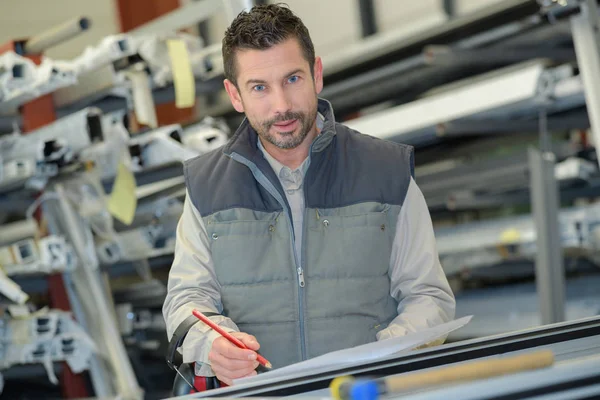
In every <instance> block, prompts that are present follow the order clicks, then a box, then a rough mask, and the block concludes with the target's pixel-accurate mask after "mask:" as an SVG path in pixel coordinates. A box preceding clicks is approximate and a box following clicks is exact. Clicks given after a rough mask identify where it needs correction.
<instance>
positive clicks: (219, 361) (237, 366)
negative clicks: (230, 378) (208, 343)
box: [208, 351, 258, 371]
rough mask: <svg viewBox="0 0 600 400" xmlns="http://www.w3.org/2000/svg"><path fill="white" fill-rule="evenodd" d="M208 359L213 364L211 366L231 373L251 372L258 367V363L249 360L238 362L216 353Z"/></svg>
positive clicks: (209, 355)
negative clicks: (239, 371)
mask: <svg viewBox="0 0 600 400" xmlns="http://www.w3.org/2000/svg"><path fill="white" fill-rule="evenodd" d="M208 359H209V360H210V362H211V365H215V364H216V365H218V366H220V367H222V368H224V369H227V370H229V371H238V370H245V371H251V370H253V369H255V368H257V367H258V361H248V360H236V359H232V358H228V357H226V356H225V355H223V354H220V353H218V352H216V351H211V352H210V353H209V354H208Z"/></svg>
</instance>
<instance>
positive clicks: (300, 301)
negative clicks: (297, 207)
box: [230, 153, 306, 360]
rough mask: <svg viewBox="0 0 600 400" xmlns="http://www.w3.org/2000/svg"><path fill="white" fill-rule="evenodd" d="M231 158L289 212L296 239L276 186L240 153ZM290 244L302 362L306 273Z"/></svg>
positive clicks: (291, 233)
mask: <svg viewBox="0 0 600 400" xmlns="http://www.w3.org/2000/svg"><path fill="white" fill-rule="evenodd" d="M230 157H231V158H232V159H234V160H236V161H237V162H240V163H242V164H244V165H245V166H247V167H248V168H250V171H252V175H254V178H255V179H256V180H257V181H258V182H259V183H260V184H261V185H262V186H263V187H264V188H265V189H267V191H268V192H269V193H270V194H271V195H272V196H273V197H275V199H276V200H277V202H279V204H281V207H283V209H284V210H287V211H286V213H285V214H286V216H287V219H288V222H289V231H290V237H292V238H294V239H295V237H294V223H293V221H292V215H291V212H290V211H289V210H288V209H287V207H286V206H285V201H284V199H283V197H281V194H280V193H279V192H278V191H277V189H276V188H275V185H273V183H272V182H271V181H270V180H269V178H267V177H266V176H265V174H263V173H262V172H261V171H260V170H259V169H258V167H257V166H256V165H255V164H254V163H252V162H250V161H248V160H247V159H246V158H244V157H242V156H241V155H239V154H238V153H232V154H231V155H230ZM302 242H303V243H302V244H303V245H302V246H301V247H302V248H303V247H304V235H302ZM290 244H291V250H292V254H293V255H294V265H295V267H296V271H297V273H298V285H299V286H300V289H299V290H298V316H299V318H300V351H301V353H302V354H301V355H302V360H306V343H305V337H304V285H305V281H304V271H303V270H302V267H301V266H300V263H299V262H298V255H297V254H296V248H295V246H294V242H293V241H290Z"/></svg>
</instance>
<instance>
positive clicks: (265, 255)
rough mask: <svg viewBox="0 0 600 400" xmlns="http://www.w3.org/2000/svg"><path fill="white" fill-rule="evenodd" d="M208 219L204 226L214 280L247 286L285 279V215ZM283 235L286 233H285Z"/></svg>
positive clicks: (286, 242)
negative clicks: (257, 218) (207, 238)
mask: <svg viewBox="0 0 600 400" xmlns="http://www.w3.org/2000/svg"><path fill="white" fill-rule="evenodd" d="M278 216H279V213H278V214H277V215H270V217H271V218H264V219H259V220H231V221H215V220H214V219H213V220H209V221H208V222H207V223H206V229H207V233H208V237H209V240H210V246H211V253H212V256H213V262H214V264H215V272H216V274H217V279H218V281H219V283H220V284H221V285H244V284H247V285H251V284H264V283H265V282H270V281H274V280H275V281H276V280H286V279H289V278H290V276H291V273H290V271H286V270H285V268H284V267H283V266H287V267H288V269H290V270H291V268H289V260H288V257H287V254H289V251H287V252H286V250H288V248H287V247H285V246H286V245H287V246H288V247H289V241H287V240H288V238H287V237H288V236H289V233H288V228H287V225H286V223H285V218H278ZM286 234H287V236H286Z"/></svg>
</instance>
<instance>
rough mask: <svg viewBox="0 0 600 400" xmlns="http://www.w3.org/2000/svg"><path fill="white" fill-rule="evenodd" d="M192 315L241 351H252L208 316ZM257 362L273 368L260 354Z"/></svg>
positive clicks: (198, 313) (198, 312)
mask: <svg viewBox="0 0 600 400" xmlns="http://www.w3.org/2000/svg"><path fill="white" fill-rule="evenodd" d="M192 314H194V315H195V316H196V318H198V319H199V320H200V321H202V322H204V323H205V324H206V325H208V326H210V327H211V328H212V329H214V330H215V331H217V332H219V333H220V334H221V336H223V337H224V338H225V339H227V340H229V341H230V342H231V343H233V344H235V345H236V346H237V347H239V348H240V349H246V350H250V349H249V348H248V347H246V345H245V344H244V343H243V342H242V341H241V340H239V339H238V338H236V337H234V336H231V335H230V334H229V333H228V332H227V331H225V330H223V328H221V327H220V326H219V325H217V324H215V323H214V322H212V321H211V320H210V319H208V317H207V316H206V315H204V314H202V313H201V312H200V311H198V310H193V311H192ZM256 361H258V362H259V363H260V364H261V365H262V366H264V367H266V368H269V369H270V368H273V366H272V365H271V363H270V362H269V361H267V359H266V358H264V357H263V356H261V355H260V354H256Z"/></svg>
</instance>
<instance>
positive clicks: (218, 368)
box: [211, 363, 256, 380]
mask: <svg viewBox="0 0 600 400" xmlns="http://www.w3.org/2000/svg"><path fill="white" fill-rule="evenodd" d="M211 367H212V370H213V371H214V372H215V375H217V376H221V377H223V378H225V379H228V380H232V379H239V378H243V377H245V376H251V374H252V372H256V371H255V370H254V369H251V368H247V369H239V370H230V369H227V368H225V367H224V366H223V365H221V364H218V363H216V364H212V365H211Z"/></svg>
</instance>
